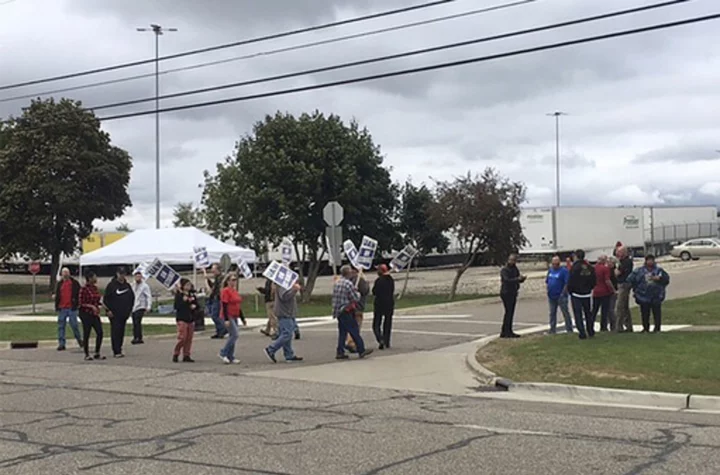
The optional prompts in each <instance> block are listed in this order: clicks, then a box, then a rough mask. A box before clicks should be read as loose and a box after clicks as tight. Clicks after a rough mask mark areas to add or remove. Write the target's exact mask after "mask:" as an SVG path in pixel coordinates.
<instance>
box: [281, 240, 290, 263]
mask: <svg viewBox="0 0 720 475" xmlns="http://www.w3.org/2000/svg"><path fill="white" fill-rule="evenodd" d="M280 251H281V252H282V263H283V264H285V265H288V264H290V263H291V262H292V243H291V242H290V241H289V240H287V239H283V242H282V247H281V248H280Z"/></svg>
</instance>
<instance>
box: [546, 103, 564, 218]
mask: <svg viewBox="0 0 720 475" xmlns="http://www.w3.org/2000/svg"><path fill="white" fill-rule="evenodd" d="M546 115H548V116H549V117H555V206H557V207H559V206H560V116H563V115H567V114H566V113H565V112H561V111H555V112H551V113H550V114H546Z"/></svg>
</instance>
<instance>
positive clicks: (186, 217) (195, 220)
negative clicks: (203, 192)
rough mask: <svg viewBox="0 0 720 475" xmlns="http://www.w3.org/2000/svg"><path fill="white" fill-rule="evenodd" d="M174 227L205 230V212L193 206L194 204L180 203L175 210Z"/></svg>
mask: <svg viewBox="0 0 720 475" xmlns="http://www.w3.org/2000/svg"><path fill="white" fill-rule="evenodd" d="M173 226H175V227H176V228H189V227H195V228H204V227H205V217H204V215H203V211H202V210H201V209H200V208H198V207H196V206H193V204H192V202H188V203H178V204H177V206H175V209H174V210H173Z"/></svg>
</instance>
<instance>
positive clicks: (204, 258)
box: [193, 247, 210, 269]
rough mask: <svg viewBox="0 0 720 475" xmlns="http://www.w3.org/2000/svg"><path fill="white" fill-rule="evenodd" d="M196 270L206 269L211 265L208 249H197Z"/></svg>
mask: <svg viewBox="0 0 720 475" xmlns="http://www.w3.org/2000/svg"><path fill="white" fill-rule="evenodd" d="M193 250H194V251H195V256H194V257H195V268H196V269H204V268H206V267H208V266H209V265H210V257H209V256H208V253H207V249H206V248H204V247H195V248H193Z"/></svg>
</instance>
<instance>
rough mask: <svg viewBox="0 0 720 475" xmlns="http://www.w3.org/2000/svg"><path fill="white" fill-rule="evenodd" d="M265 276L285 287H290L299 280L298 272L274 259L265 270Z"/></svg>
mask: <svg viewBox="0 0 720 475" xmlns="http://www.w3.org/2000/svg"><path fill="white" fill-rule="evenodd" d="M263 277H265V278H267V279H270V280H271V281H272V282H274V283H276V284H277V285H279V286H280V287H282V288H283V289H286V290H287V289H290V288H291V287H292V286H293V285H295V282H297V280H298V277H299V276H298V275H297V272H294V271H292V270H290V268H289V267H288V266H286V265H285V264H280V263H279V262H278V261H272V262H271V263H270V264H269V265H268V266H267V269H265V272H263Z"/></svg>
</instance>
